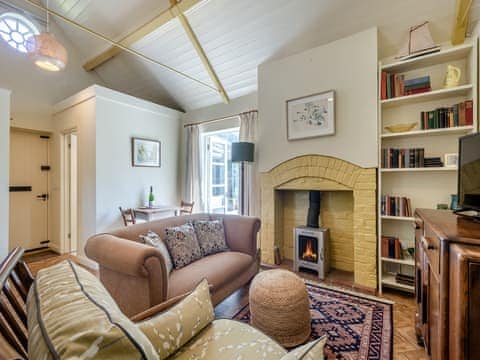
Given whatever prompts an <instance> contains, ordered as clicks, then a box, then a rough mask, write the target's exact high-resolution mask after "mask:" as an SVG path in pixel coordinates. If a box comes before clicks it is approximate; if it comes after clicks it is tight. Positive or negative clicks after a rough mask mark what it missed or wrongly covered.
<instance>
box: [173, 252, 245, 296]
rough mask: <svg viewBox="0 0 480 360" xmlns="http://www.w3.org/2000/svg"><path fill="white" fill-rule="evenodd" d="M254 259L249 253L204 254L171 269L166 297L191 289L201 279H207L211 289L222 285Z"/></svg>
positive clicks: (231, 279)
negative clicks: (191, 261)
mask: <svg viewBox="0 0 480 360" xmlns="http://www.w3.org/2000/svg"><path fill="white" fill-rule="evenodd" d="M254 261H255V259H254V258H252V257H251V256H250V255H247V254H244V253H239V252H235V251H226V252H221V253H217V254H213V255H209V256H205V257H203V258H201V259H200V260H198V261H195V262H193V263H191V264H190V265H188V266H186V267H184V268H181V269H178V270H173V271H172V272H171V274H170V278H169V279H168V297H169V298H171V297H173V296H176V295H181V294H184V293H186V292H189V291H191V289H193V288H194V287H195V285H196V284H198V282H199V281H200V280H202V279H207V280H208V283H209V284H210V285H212V286H213V290H214V291H215V290H216V289H218V288H220V287H222V286H223V285H224V284H226V283H229V282H231V281H233V280H235V278H236V277H237V276H238V274H239V273H242V272H243V271H245V270H246V269H247V268H248V267H249V266H250V265H251V264H252V263H253V262H254Z"/></svg>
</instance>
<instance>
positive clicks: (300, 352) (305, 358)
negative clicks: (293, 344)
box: [281, 336, 327, 360]
mask: <svg viewBox="0 0 480 360" xmlns="http://www.w3.org/2000/svg"><path fill="white" fill-rule="evenodd" d="M326 342H327V337H326V336H322V337H321V338H319V339H316V340H313V341H310V342H309V343H307V344H305V345H303V346H300V347H298V348H296V349H295V350H292V351H290V352H289V353H288V354H287V355H285V356H284V357H282V358H281V360H298V359H302V360H318V359H323V358H324V353H323V348H324V347H325V343H326Z"/></svg>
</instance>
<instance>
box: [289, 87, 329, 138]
mask: <svg viewBox="0 0 480 360" xmlns="http://www.w3.org/2000/svg"><path fill="white" fill-rule="evenodd" d="M286 108H287V109H286V112H287V140H288V141H292V140H300V139H307V138H315V137H320V136H330V135H335V91H334V90H328V91H324V92H321V93H317V94H312V95H307V96H302V97H299V98H295V99H290V100H287V102H286Z"/></svg>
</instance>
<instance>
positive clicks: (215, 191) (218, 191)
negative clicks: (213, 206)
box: [212, 186, 225, 196]
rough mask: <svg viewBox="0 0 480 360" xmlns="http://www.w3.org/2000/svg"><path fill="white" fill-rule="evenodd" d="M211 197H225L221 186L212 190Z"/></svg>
mask: <svg viewBox="0 0 480 360" xmlns="http://www.w3.org/2000/svg"><path fill="white" fill-rule="evenodd" d="M212 195H213V196H223V195H225V188H224V187H223V186H215V187H213V188H212Z"/></svg>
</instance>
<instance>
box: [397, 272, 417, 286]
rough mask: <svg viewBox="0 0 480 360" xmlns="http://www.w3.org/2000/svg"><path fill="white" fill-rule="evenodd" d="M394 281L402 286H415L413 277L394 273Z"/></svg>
mask: <svg viewBox="0 0 480 360" xmlns="http://www.w3.org/2000/svg"><path fill="white" fill-rule="evenodd" d="M395 281H396V282H397V283H399V284H402V285H408V286H415V276H413V275H407V274H402V273H396V274H395Z"/></svg>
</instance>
